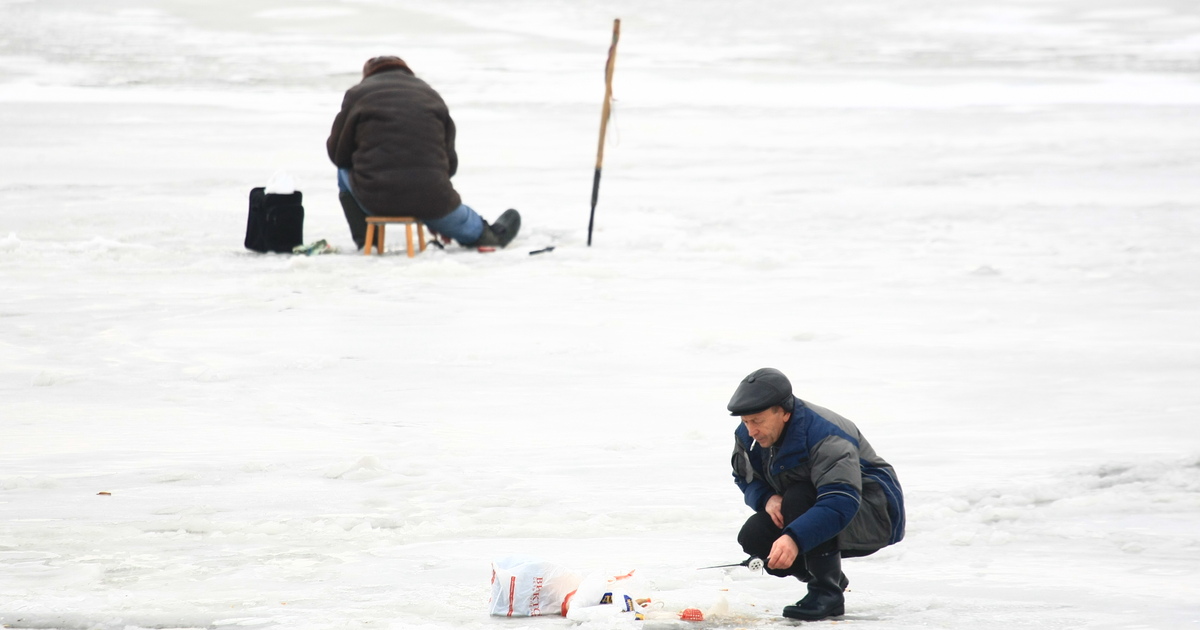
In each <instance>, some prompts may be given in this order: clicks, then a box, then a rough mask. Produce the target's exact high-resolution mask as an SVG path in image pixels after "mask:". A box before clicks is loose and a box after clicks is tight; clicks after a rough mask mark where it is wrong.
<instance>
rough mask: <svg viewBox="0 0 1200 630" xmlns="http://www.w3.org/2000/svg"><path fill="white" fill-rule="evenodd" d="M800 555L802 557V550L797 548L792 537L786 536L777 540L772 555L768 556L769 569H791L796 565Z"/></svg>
mask: <svg viewBox="0 0 1200 630" xmlns="http://www.w3.org/2000/svg"><path fill="white" fill-rule="evenodd" d="M798 555H800V548H799V547H797V546H796V541H794V540H792V537H791V536H788V535H787V534H784V535H782V536H780V537H779V538H778V539H776V540H775V544H773V545H771V555H769V556H767V568H769V569H790V568H792V565H793V564H795V562H796V556H798Z"/></svg>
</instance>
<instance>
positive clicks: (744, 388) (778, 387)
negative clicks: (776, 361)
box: [728, 368, 794, 416]
mask: <svg viewBox="0 0 1200 630" xmlns="http://www.w3.org/2000/svg"><path fill="white" fill-rule="evenodd" d="M793 400H794V399H793V398H792V383H791V381H789V380H788V378H787V377H786V376H784V375H783V372H780V371H779V370H776V369H775V368H760V369H757V370H754V371H753V372H751V373H750V375H749V376H747V377H746V378H744V379H742V382H741V384H739V385H738V388H737V391H735V392H733V398H730V399H729V406H728V407H729V415H731V416H749V415H753V414H756V413H758V412H760V411H766V410H767V409H770V408H771V407H774V406H775V405H779V406H780V407H783V409H784V410H785V411H791V410H792V407H793Z"/></svg>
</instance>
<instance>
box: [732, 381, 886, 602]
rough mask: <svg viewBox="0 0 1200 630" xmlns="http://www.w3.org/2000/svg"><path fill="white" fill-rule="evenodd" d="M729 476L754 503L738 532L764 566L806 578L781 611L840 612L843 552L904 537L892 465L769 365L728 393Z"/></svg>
mask: <svg viewBox="0 0 1200 630" xmlns="http://www.w3.org/2000/svg"><path fill="white" fill-rule="evenodd" d="M729 412H730V414H731V415H735V416H741V417H742V423H741V425H739V426H738V428H737V430H736V431H734V449H733V478H734V481H735V482H736V483H737V485H738V487H739V488H741V490H742V494H743V495H744V497H745V500H746V505H748V506H750V508H751V509H753V510H754V512H755V513H754V515H753V516H751V517H750V518H749V519H748V520H747V521H746V524H745V525H743V526H742V530H741V532H739V533H738V542H739V543H740V544H741V545H742V549H744V550H745V551H746V553H748V554H750V555H752V556H756V557H759V558H766V564H767V572H768V573H770V574H771V575H775V576H778V577H796V578H799V579H800V580H801V581H804V582H807V583H808V594H807V595H805V597H804V598H803V599H801V600H800V601H798V602H796V604H795V605H794V606H786V607H784V609H783V616H784V617H788V618H791V619H801V620H805V621H816V620H818V619H825V618H826V617H834V616H838V615H843V614H845V597H844V596H843V594H842V593H843V592H844V591H845V590H846V585H847V584H848V583H849V581H848V580H847V579H846V576H845V575H844V574H843V573H842V558H843V557H847V558H852V557H856V556H865V555H869V554H872V553H875V552H876V551H878V550H880V549H882V548H884V547H886V546H888V545H891V544H894V543H897V542H900V540H901V539H902V538H904V495H903V493H902V491H901V489H900V482H899V481H898V480H897V478H896V473H895V471H894V470H893V469H892V467H891V465H889V464H888V463H887V462H886V461H884V460H883V458H881V457H879V456H878V455H876V454H875V449H873V448H871V445H870V444H869V443H868V442H867V440H866V438H865V437H863V435H862V433H861V432H860V431H859V430H858V427H856V426H855V425H854V423H852V422H850V421H849V420H847V419H845V418H843V417H842V416H839V415H838V414H836V413H834V412H832V411H830V410H828V409H824V408H822V407H818V406H816V405H814V404H812V403H808V402H805V401H803V400H800V399H799V398H796V397H795V396H793V395H792V384H791V382H790V381H788V378H787V377H786V376H784V375H783V373H782V372H780V371H779V370H776V369H774V368H762V369H759V370H755V371H754V372H752V373H751V374H750V375H749V376H747V377H746V378H744V379H742V382H741V384H739V385H738V388H737V391H735V392H734V393H733V398H731V399H730V400H729Z"/></svg>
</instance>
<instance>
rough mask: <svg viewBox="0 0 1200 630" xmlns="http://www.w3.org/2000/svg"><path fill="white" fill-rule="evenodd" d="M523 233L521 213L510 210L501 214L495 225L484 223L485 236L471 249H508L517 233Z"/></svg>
mask: <svg viewBox="0 0 1200 630" xmlns="http://www.w3.org/2000/svg"><path fill="white" fill-rule="evenodd" d="M519 231H521V213H519V212H517V211H516V210H513V209H512V208H509V209H508V210H505V211H504V212H503V213H501V215H500V217H499V218H497V219H496V222H495V223H492V224H488V222H487V221H484V222H483V234H480V235H479V240H478V241H475V242H474V243H471V247H507V246H508V244H509V243H511V242H512V240H513V239H514V238H516V237H517V232H519Z"/></svg>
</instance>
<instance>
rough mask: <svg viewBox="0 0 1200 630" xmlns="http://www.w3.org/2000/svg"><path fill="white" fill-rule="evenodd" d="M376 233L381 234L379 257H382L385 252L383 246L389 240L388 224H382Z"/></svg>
mask: <svg viewBox="0 0 1200 630" xmlns="http://www.w3.org/2000/svg"><path fill="white" fill-rule="evenodd" d="M376 231H378V232H379V255H380V256H382V255H383V252H384V249H383V244H384V241H386V240H387V224H386V223H380V224H379V226H378V228H377V230H376Z"/></svg>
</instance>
